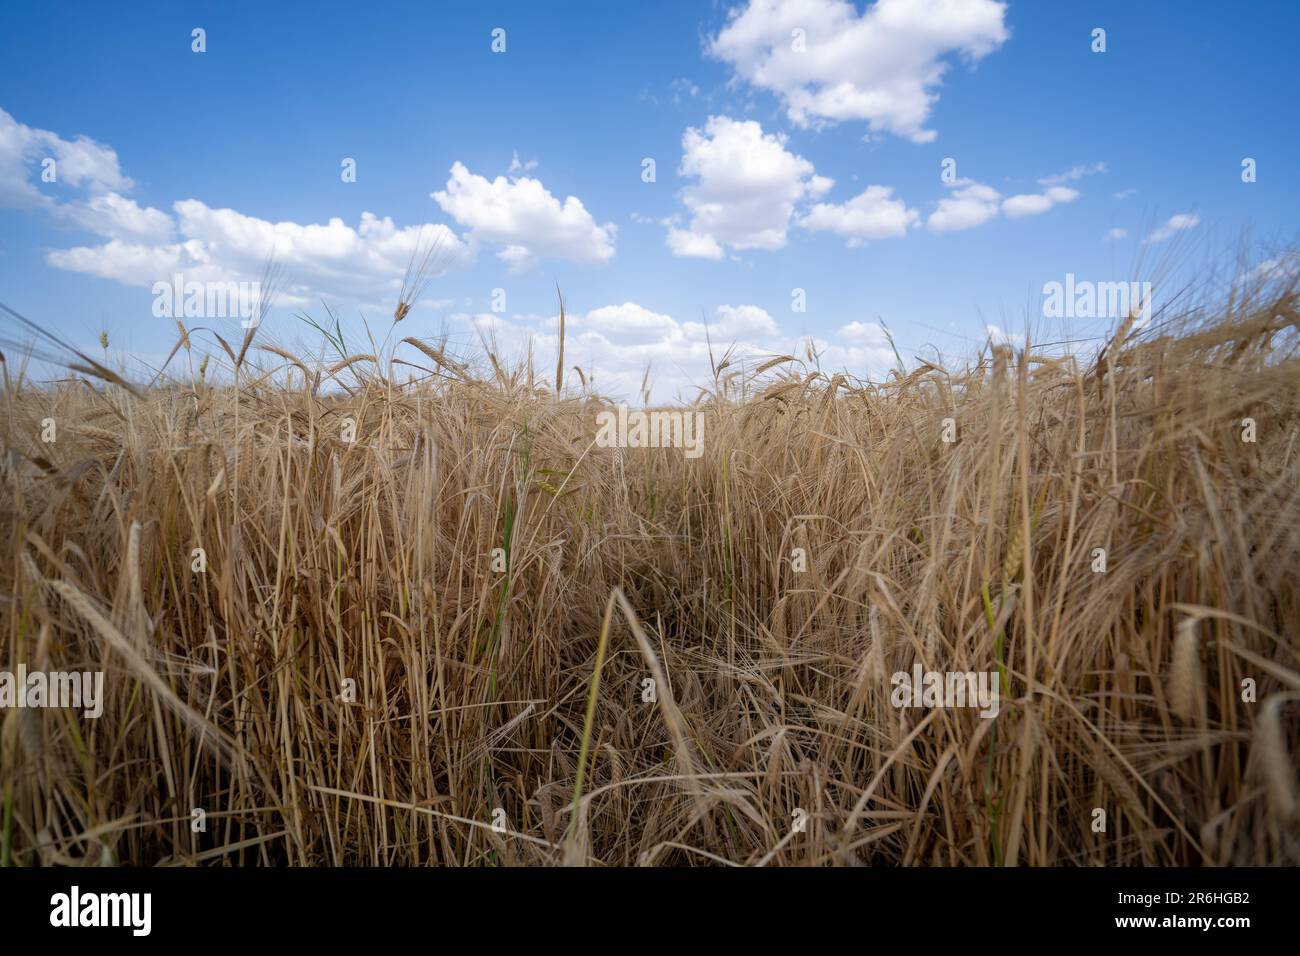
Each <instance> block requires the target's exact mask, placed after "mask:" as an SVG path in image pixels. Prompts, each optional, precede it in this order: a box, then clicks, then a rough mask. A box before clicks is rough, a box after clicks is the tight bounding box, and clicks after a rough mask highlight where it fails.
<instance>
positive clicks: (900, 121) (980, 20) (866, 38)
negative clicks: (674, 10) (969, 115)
mask: <svg viewBox="0 0 1300 956" xmlns="http://www.w3.org/2000/svg"><path fill="white" fill-rule="evenodd" d="M1005 13H1006V4H1005V3H1000V2H995V0H878V2H876V3H874V4H871V5H869V6H868V7H867V8H866V9H865V10H864V11H863V12H862V13H858V11H857V9H856V8H855V7H854V5H853V4H852V3H849V2H847V0H797V2H789V0H750V2H749V3H748V4H747V5H746V6H744V7H738V8H736V9H734V10H732V12H731V14H730V16H729V18H728V21H727V24H726V26H725V27H723V29H722V30H721V31H720V32H719V33H718V35H717V36H716V37H714V38H713V39H712V40H711V42H710V44H709V51H710V53H711V54H712V55H713V56H715V57H717V58H718V59H720V60H722V61H724V62H726V63H728V64H730V66H731V67H732V68H733V70H734V71H735V74H736V76H737V77H739V78H741V79H743V80H745V81H747V82H748V83H750V84H751V85H753V86H755V87H758V88H760V89H764V90H768V91H770V92H772V93H775V94H776V95H777V96H779V97H780V98H781V100H782V101H783V102H784V104H785V107H786V110H787V112H788V114H789V116H790V119H791V121H792V122H794V123H796V124H798V125H801V126H807V125H812V124H815V123H818V122H839V121H845V120H859V121H865V122H866V123H867V124H868V127H869V129H870V130H871V131H872V132H873V133H876V132H888V133H892V134H895V135H898V136H902V137H905V138H907V139H910V140H912V141H913V142H917V143H927V142H930V141H932V140H933V139H934V138H935V135H936V134H935V132H934V131H933V130H929V129H926V128H925V124H926V122H927V120H928V119H929V117H930V111H931V109H932V108H933V106H934V103H935V102H936V101H937V100H938V93H937V92H935V90H936V88H937V87H938V86H939V84H940V82H941V81H942V78H943V75H944V73H945V71H946V70H947V68H948V63H947V58H948V57H950V56H952V55H954V54H956V55H961V56H964V57H965V58H966V59H967V60H969V61H976V60H979V59H981V58H982V57H985V56H987V55H988V54H990V53H992V52H993V51H994V50H996V49H997V48H998V47H999V46H1001V45H1002V43H1004V42H1005V41H1006V39H1007V38H1008V36H1009V32H1008V30H1007V27H1006V25H1005V23H1004V22H1003V18H1004V15H1005ZM799 31H802V32H799Z"/></svg>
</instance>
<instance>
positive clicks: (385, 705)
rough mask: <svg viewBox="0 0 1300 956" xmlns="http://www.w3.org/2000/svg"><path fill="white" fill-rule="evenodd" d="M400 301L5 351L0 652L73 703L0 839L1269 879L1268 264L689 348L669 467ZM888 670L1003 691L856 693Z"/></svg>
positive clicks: (1298, 368)
mask: <svg viewBox="0 0 1300 956" xmlns="http://www.w3.org/2000/svg"><path fill="white" fill-rule="evenodd" d="M404 318H405V311H404V310H402V309H400V308H399V315H398V319H399V323H398V324H395V326H394V328H393V330H392V331H391V333H390V334H389V336H388V338H387V339H386V341H385V342H384V343H383V344H381V345H380V346H379V347H377V349H376V350H375V351H374V352H373V353H371V354H369V355H365V356H347V357H346V358H345V360H341V361H333V362H329V361H327V362H323V363H322V362H315V361H310V360H307V359H302V358H300V357H299V356H297V355H295V354H292V353H290V352H287V351H285V350H283V349H279V348H278V347H276V346H267V345H265V344H264V341H269V340H266V339H265V337H264V336H263V335H261V334H259V333H258V332H251V333H250V334H249V335H248V336H247V337H246V339H245V340H244V341H243V342H242V343H241V342H239V341H234V342H231V343H229V344H227V343H224V342H222V343H221V344H220V345H218V346H214V347H213V348H211V349H208V348H207V347H206V345H203V346H201V345H200V342H199V336H198V334H197V333H193V332H192V330H185V329H181V330H179V331H178V334H179V335H180V341H179V342H178V347H177V350H176V352H175V354H174V355H173V357H172V359H171V363H170V364H169V366H168V368H167V373H166V375H164V376H162V377H161V378H160V379H159V380H158V381H156V382H155V383H153V384H152V385H150V384H147V383H141V382H140V381H139V380H138V379H137V380H135V381H134V382H132V383H130V384H131V387H130V388H127V387H124V385H123V384H122V383H121V382H120V381H118V382H115V381H114V379H116V375H115V374H114V373H113V372H112V371H110V370H109V369H108V368H107V367H104V366H107V365H109V364H111V363H109V362H108V360H107V359H103V358H102V357H101V360H102V364H100V363H96V364H90V359H89V357H88V356H87V357H81V358H76V359H74V360H73V363H74V364H75V365H77V366H79V367H80V368H79V370H78V371H77V373H76V379H75V380H66V381H63V382H61V383H54V384H35V383H33V382H32V381H30V380H28V379H27V378H26V377H25V375H24V373H23V371H22V369H21V368H20V366H21V361H20V358H19V357H18V356H15V355H13V354H9V355H7V356H6V358H7V362H6V364H5V365H4V373H5V379H4V392H3V417H2V424H3V443H4V455H3V461H2V464H0V467H2V468H3V472H2V487H3V492H0V494H2V496H3V498H2V500H0V534H2V535H3V547H2V548H0V629H2V630H0V635H2V636H0V668H3V669H7V670H10V671H12V670H14V669H15V668H16V667H17V666H18V665H19V664H20V663H21V664H25V665H26V666H27V667H28V668H29V669H46V670H56V669H58V670H64V671H81V670H91V671H95V670H102V671H103V672H104V674H105V684H104V686H105V702H104V710H103V714H102V716H100V717H98V718H97V719H86V718H83V717H82V716H81V715H80V714H79V713H76V712H73V711H71V710H60V709H43V710H41V709H33V708H26V709H19V708H13V709H9V710H6V711H3V712H0V721H2V724H0V780H2V781H3V782H2V784H0V788H2V792H0V801H2V803H3V805H2V808H0V809H2V812H3V823H2V826H3V829H2V831H0V832H2V839H3V845H2V847H0V852H2V854H3V861H4V862H6V863H13V864H18V865H49V864H56V863H61V864H76V865H105V864H127V863H131V864H155V863H170V864H184V865H217V866H229V865H384V866H394V865H427V864H445V865H459V866H488V865H553V864H563V863H585V864H591V865H604V866H610V865H686V866H712V865H769V866H777V865H786V866H788V865H797V866H802V865H864V864H865V865H880V864H902V865H931V864H941V865H1035V866H1037V865H1171V864H1189V865H1234V864H1235V865H1242V864H1252V865H1253V864H1296V863H1300V836H1298V833H1300V828H1298V826H1297V824H1298V822H1300V816H1298V815H1297V814H1298V811H1297V790H1296V774H1297V757H1298V755H1300V720H1298V719H1297V717H1298V716H1300V640H1298V638H1297V624H1298V623H1300V593H1298V591H1297V574H1296V569H1297V567H1300V437H1298V431H1297V430H1298V428H1300V356H1297V355H1296V343H1297V336H1296V327H1297V325H1298V324H1300V301H1298V300H1297V296H1296V291H1295V288H1294V284H1293V283H1291V282H1277V281H1275V282H1257V283H1255V284H1254V285H1252V286H1249V287H1241V286H1238V287H1237V288H1236V289H1235V290H1234V291H1233V292H1232V293H1231V294H1228V293H1226V292H1225V293H1224V294H1223V296H1222V297H1221V298H1220V299H1218V300H1216V301H1215V302H1212V303H1206V304H1202V305H1201V306H1199V307H1197V308H1190V307H1189V308H1188V309H1187V310H1186V311H1185V314H1182V315H1179V316H1171V315H1163V316H1161V317H1160V320H1159V321H1158V322H1156V323H1154V324H1153V325H1152V326H1151V327H1150V328H1146V329H1142V330H1136V329H1133V328H1132V327H1131V323H1130V324H1126V325H1125V326H1123V327H1121V328H1120V329H1119V330H1118V332H1117V333H1116V334H1115V335H1113V337H1112V338H1111V340H1110V341H1109V342H1108V343H1107V344H1106V345H1105V348H1104V349H1103V350H1101V351H1100V353H1099V354H1097V353H1094V354H1091V355H1089V356H1088V357H1087V358H1086V359H1080V360H1075V359H1072V358H1070V357H1068V356H1062V355H1061V354H1060V353H1059V352H1056V353H1053V352H1048V351H1037V350H1035V348H1034V347H1033V345H1032V343H1031V345H1030V347H1029V348H1027V349H1023V350H1013V349H1010V348H1006V347H999V348H993V347H990V348H987V349H986V350H985V352H984V353H982V354H981V355H979V356H978V357H975V356H972V359H971V361H970V362H969V364H966V365H964V366H963V367H962V368H960V369H949V370H945V369H941V368H938V367H935V366H929V365H926V364H924V363H921V364H917V363H912V365H911V366H910V367H909V369H908V370H907V371H906V372H904V371H902V370H900V371H899V372H897V373H895V374H893V375H892V376H890V377H889V378H888V379H887V380H884V381H875V382H867V381H861V380H857V379H854V378H851V377H845V376H844V375H841V374H833V373H822V372H820V371H818V370H817V369H816V368H815V367H813V366H812V365H810V364H809V363H808V362H805V361H802V360H801V359H798V358H794V359H787V360H784V361H779V362H774V363H771V364H770V367H766V368H762V369H761V371H760V370H759V369H754V368H750V369H748V370H747V371H746V373H745V374H743V375H742V374H738V373H737V371H736V369H734V368H732V367H726V366H724V367H722V368H720V369H718V371H717V373H716V379H715V382H714V383H713V387H712V388H711V389H709V390H708V391H706V392H705V393H704V394H702V395H701V397H700V399H699V402H698V404H697V405H696V407H695V410H698V411H699V412H701V413H702V415H703V421H704V427H705V431H704V441H703V446H702V447H703V453H702V454H701V455H700V457H698V458H693V459H692V458H689V457H687V456H686V455H684V454H683V452H682V450H680V449H675V448H657V449H649V448H640V449H637V448H602V447H598V446H597V445H596V444H595V442H594V437H595V431H596V426H595V421H596V416H597V413H598V412H600V411H601V410H602V409H606V408H608V407H609V406H608V405H607V404H606V402H605V400H604V399H602V398H600V397H599V396H596V395H594V394H591V393H590V392H589V391H588V390H587V389H586V387H585V382H583V381H582V379H581V378H580V376H579V375H578V373H576V372H575V371H574V370H573V369H572V368H569V369H568V370H567V371H561V372H559V373H557V372H553V371H551V370H550V369H547V370H540V369H537V368H534V367H532V366H530V365H529V364H527V363H524V364H522V365H511V364H509V363H507V362H506V361H505V360H504V359H502V358H500V357H496V356H486V357H484V358H483V359H482V361H481V362H475V363H473V364H472V365H471V364H466V361H467V357H466V356H460V357H458V358H453V357H451V356H449V355H447V354H446V352H445V351H443V350H442V349H441V348H440V347H439V343H436V342H429V341H426V340H423V339H421V338H419V334H420V333H419V330H416V329H413V328H410V325H411V323H410V321H409V320H407V321H405V322H403V321H402V319H404ZM207 341H211V338H210V337H208V338H207V339H205V342H207ZM778 358H779V357H778ZM403 363H407V364H403ZM720 364H721V363H720ZM560 369H561V370H563V364H562V363H561V365H560ZM557 379H562V380H561V381H557ZM51 420H52V421H53V423H54V424H55V426H56V429H57V437H56V438H55V440H53V441H47V440H43V437H48V436H43V429H44V428H47V425H48V422H49V421H51ZM946 420H950V421H946ZM945 439H951V440H945ZM1098 549H1101V550H1103V551H1104V555H1102V556H1101V559H1102V560H1101V562H1099V551H1098ZM1103 567H1104V570H1103V569H1101V568H1103ZM918 663H919V664H920V665H922V666H923V667H924V668H925V669H927V670H936V671H962V672H965V671H977V672H980V671H984V672H994V673H996V675H997V679H998V681H999V683H1000V686H1001V688H1002V700H1001V705H1000V709H999V712H998V714H997V716H996V717H994V718H992V719H988V718H984V717H981V716H980V715H979V714H978V713H977V712H976V711H975V710H973V709H960V708H947V709H945V708H920V709H918V708H910V707H897V706H894V705H893V704H892V703H891V691H892V690H893V685H892V681H891V676H892V675H894V674H895V673H898V672H911V671H912V669H913V666H914V665H915V664H918ZM1099 811H1100V813H1099Z"/></svg>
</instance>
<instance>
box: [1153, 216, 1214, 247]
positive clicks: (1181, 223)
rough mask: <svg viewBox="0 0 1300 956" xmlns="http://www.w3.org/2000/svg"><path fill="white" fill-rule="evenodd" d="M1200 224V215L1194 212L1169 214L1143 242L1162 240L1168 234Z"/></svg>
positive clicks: (1167, 236)
mask: <svg viewBox="0 0 1300 956" xmlns="http://www.w3.org/2000/svg"><path fill="white" fill-rule="evenodd" d="M1200 224H1201V217H1200V216H1198V215H1196V213H1194V212H1182V213H1179V214H1178V215H1176V216H1170V217H1169V218H1168V219H1167V220H1166V221H1165V224H1164V225H1163V226H1160V227H1159V228H1158V229H1155V230H1153V231H1152V232H1151V234H1150V235H1148V236H1147V237H1146V239H1144V240H1143V241H1144V242H1164V241H1165V240H1166V239H1168V238H1169V237H1170V236H1172V235H1174V234H1176V233H1179V232H1182V231H1184V230H1186V229H1195V228H1196V227H1197V226H1199V225H1200Z"/></svg>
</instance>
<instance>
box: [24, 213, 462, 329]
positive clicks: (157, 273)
mask: <svg viewBox="0 0 1300 956" xmlns="http://www.w3.org/2000/svg"><path fill="white" fill-rule="evenodd" d="M173 210H174V212H175V214H176V215H175V219H174V221H173V220H172V219H171V218H170V217H168V221H169V222H172V223H173V228H174V231H175V233H176V240H175V241H172V242H147V241H137V240H131V239H122V238H112V239H110V240H109V241H108V242H105V243H103V244H101V245H96V246H77V247H74V248H71V249H58V250H53V251H51V252H49V253H48V254H47V256H46V260H47V261H48V262H49V264H50V265H52V266H55V267H56V268H59V269H66V270H69V271H72V272H82V273H86V274H88V275H94V276H98V277H100V278H104V279H112V280H114V281H116V282H120V283H122V284H124V285H132V286H150V285H152V284H153V283H154V282H157V281H159V280H168V279H170V278H171V277H172V275H174V274H175V273H178V272H179V273H182V274H183V275H184V276H185V279H186V280H187V281H197V282H204V281H230V280H232V279H235V278H243V279H257V278H259V277H260V275H261V273H262V270H263V268H264V266H265V262H266V260H267V257H268V256H269V255H271V254H274V257H275V261H276V263H277V265H278V266H279V267H281V268H282V269H283V272H284V275H285V277H286V280H287V285H286V287H285V289H284V293H283V294H282V296H281V299H280V302H281V304H284V305H302V304H305V303H307V302H310V301H313V300H314V299H315V298H316V297H317V296H320V295H327V296H331V297H339V298H347V299H357V298H366V297H382V296H384V295H388V294H391V293H396V292H397V290H398V287H399V286H400V284H401V277H402V275H403V274H404V273H405V271H406V268H407V266H408V265H409V263H410V262H411V260H412V257H414V256H415V255H416V254H417V251H418V252H420V253H421V254H422V253H423V251H424V250H426V249H428V248H430V247H431V246H432V247H434V248H435V253H434V255H433V258H432V260H431V269H430V273H431V274H432V275H438V274H441V273H443V272H446V271H447V270H449V269H451V268H456V267H463V266H465V265H467V264H468V263H469V262H470V260H471V256H472V253H471V251H470V250H469V249H468V248H467V247H466V245H465V243H464V242H463V241H461V240H460V239H459V238H458V237H457V236H456V234H455V233H454V232H452V231H451V230H450V229H449V228H448V227H447V226H445V225H441V224H439V225H433V224H425V225H423V226H407V227H405V228H399V227H398V226H397V225H395V224H394V222H393V220H392V219H391V218H388V217H384V218H382V219H381V218H379V217H378V216H375V215H373V214H372V213H368V212H366V213H362V215H361V222H360V223H359V224H358V226H356V227H355V228H354V227H352V226H349V225H347V224H346V223H344V222H343V220H342V219H337V218H335V219H331V220H330V221H329V222H328V223H324V224H317V223H312V224H308V225H301V224H299V223H296V222H270V221H268V220H265V219H259V218H257V217H255V216H248V215H245V214H244V213H240V212H237V211H236V210H234V209H213V208H212V207H210V206H208V205H206V204H205V203H202V202H200V201H199V200H197V199H184V200H181V201H179V202H177V203H175V204H174V206H173ZM151 211H152V212H157V210H151Z"/></svg>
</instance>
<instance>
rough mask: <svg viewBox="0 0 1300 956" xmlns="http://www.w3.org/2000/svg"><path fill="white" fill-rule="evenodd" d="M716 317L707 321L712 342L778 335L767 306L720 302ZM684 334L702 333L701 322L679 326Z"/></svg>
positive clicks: (703, 335) (702, 335)
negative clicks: (765, 307)
mask: <svg viewBox="0 0 1300 956" xmlns="http://www.w3.org/2000/svg"><path fill="white" fill-rule="evenodd" d="M717 315H718V317H717V319H715V320H714V321H712V322H710V323H708V330H707V334H708V338H709V340H710V341H711V342H713V344H714V345H717V344H719V343H727V344H729V343H731V342H733V341H744V340H754V341H765V340H768V339H771V338H772V337H773V336H775V335H778V334H779V333H780V330H779V329H778V328H777V327H776V322H775V320H773V318H772V316H770V315H769V314H768V313H767V310H766V309H761V308H759V307H758V306H756V305H720V306H718V313H717ZM682 329H683V331H685V333H686V335H687V337H689V338H693V339H701V338H704V337H705V324H704V323H703V322H687V323H685V324H684V325H683V326H682Z"/></svg>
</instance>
